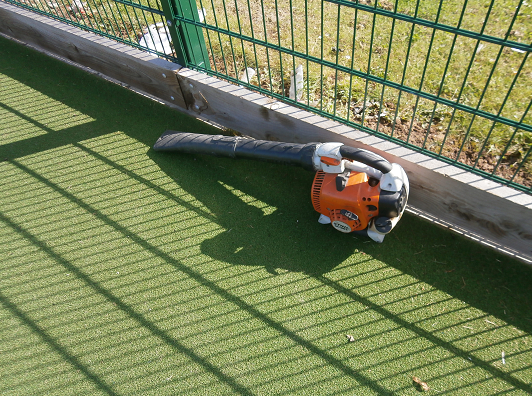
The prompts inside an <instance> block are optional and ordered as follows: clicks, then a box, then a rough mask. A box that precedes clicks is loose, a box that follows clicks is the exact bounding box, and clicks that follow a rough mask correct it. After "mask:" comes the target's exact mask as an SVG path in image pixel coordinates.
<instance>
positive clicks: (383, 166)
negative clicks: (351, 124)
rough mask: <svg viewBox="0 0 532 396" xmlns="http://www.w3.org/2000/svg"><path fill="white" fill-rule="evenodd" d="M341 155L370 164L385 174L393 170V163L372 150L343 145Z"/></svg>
mask: <svg viewBox="0 0 532 396" xmlns="http://www.w3.org/2000/svg"><path fill="white" fill-rule="evenodd" d="M340 155H341V156H342V157H344V158H347V159H350V160H353V161H358V162H362V163H363V164H366V165H369V166H371V167H372V168H375V169H377V170H379V171H381V172H382V173H383V174H385V173H389V172H390V171H391V170H392V164H390V163H389V162H388V161H386V160H385V159H384V158H382V157H381V156H380V155H377V154H375V153H372V152H371V151H367V150H363V149H358V148H355V147H350V146H346V145H343V146H341V147H340Z"/></svg>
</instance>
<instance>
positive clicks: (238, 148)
mask: <svg viewBox="0 0 532 396" xmlns="http://www.w3.org/2000/svg"><path fill="white" fill-rule="evenodd" d="M153 149H154V150H155V151H175V152H180V153H187V154H206V155H214V156H219V157H230V158H246V159H253V160H261V161H267V162H274V163H282V164H289V165H298V166H302V167H303V168H305V169H307V170H310V171H315V172H316V175H315V177H314V182H313V184H312V190H311V199H312V205H313V206H314V209H315V210H316V211H317V212H318V213H320V217H319V219H318V222H319V223H321V224H331V225H332V226H333V227H334V228H335V229H337V230H338V231H340V232H344V233H349V232H354V233H357V234H364V235H367V236H369V237H370V238H371V239H373V240H374V241H376V242H382V241H383V240H384V236H385V235H386V234H388V233H389V232H390V231H391V230H392V229H393V228H394V227H395V225H396V224H397V222H398V221H399V219H400V218H401V216H402V214H403V212H404V210H405V207H406V202H407V199H408V194H409V189H410V187H409V182H408V177H407V175H406V173H405V171H404V169H403V168H402V167H401V166H400V165H398V164H395V163H393V164H392V163H390V162H388V161H387V160H385V159H384V158H382V157H381V156H379V155H377V154H375V153H373V152H371V151H367V150H363V149H358V148H354V147H350V146H346V145H344V144H343V143H334V142H331V143H308V144H297V143H283V142H272V141H267V140H254V139H248V138H244V137H238V136H223V135H202V134H196V133H184V132H174V131H166V132H165V133H164V134H163V135H162V136H161V137H160V138H159V139H158V140H157V142H156V143H155V145H154V146H153Z"/></svg>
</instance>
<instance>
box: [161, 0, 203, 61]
mask: <svg viewBox="0 0 532 396" xmlns="http://www.w3.org/2000/svg"><path fill="white" fill-rule="evenodd" d="M161 4H162V6H163V11H164V15H165V17H166V24H167V25H168V30H169V31H170V36H171V37H172V43H173V45H174V49H175V53H176V58H177V60H178V62H179V63H180V64H181V65H182V66H186V67H194V66H196V67H198V68H202V69H207V70H210V69H211V65H210V61H209V54H208V52H207V46H206V44H205V38H204V37H203V31H202V29H201V27H199V26H196V25H194V24H191V23H187V22H186V20H187V19H188V20H193V21H195V22H200V18H199V13H198V9H197V6H196V1H195V0H161Z"/></svg>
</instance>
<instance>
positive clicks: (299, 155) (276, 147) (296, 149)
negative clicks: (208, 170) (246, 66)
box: [153, 131, 316, 170]
mask: <svg viewBox="0 0 532 396" xmlns="http://www.w3.org/2000/svg"><path fill="white" fill-rule="evenodd" d="M153 149H154V150H156V151H176V152H181V153H187V154H207V155H214V156H218V157H230V158H247V159H254V160H261V161H266V162H275V163H282V164H288V165H297V166H302V167H303V168H305V169H307V170H314V166H313V161H312V158H313V154H314V151H315V149H316V143H308V144H297V143H283V142H271V141H268V140H253V139H246V138H243V137H239V136H223V135H202V134H196V133H185V132H173V131H166V132H165V133H164V134H163V135H162V136H161V137H160V138H159V139H158V140H157V142H156V143H155V145H154V146H153Z"/></svg>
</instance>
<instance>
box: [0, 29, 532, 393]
mask: <svg viewBox="0 0 532 396" xmlns="http://www.w3.org/2000/svg"><path fill="white" fill-rule="evenodd" d="M0 128H1V135H0V136H1V137H0V160H1V162H0V224H1V226H0V303H1V304H0V356H1V358H0V395H81V394H87V395H97V394H103V395H105V394H109V395H150V394H151V395H194V394H198V395H220V394H256V395H297V394H301V395H325V394H335V395H339V394H346V395H371V394H378V395H382V394H397V395H412V394H417V392H418V391H417V390H416V388H415V387H414V386H413V383H412V377H413V376H416V377H418V378H420V379H421V380H422V381H425V382H427V384H428V386H429V387H430V390H429V391H428V392H427V394H446V395H475V396H478V395H495V394H512V395H525V394H530V393H531V392H532V337H531V335H532V271H531V269H530V268H529V267H527V266H525V265H523V264H521V263H519V262H517V261H515V260H512V259H510V258H508V257H506V256H502V255H499V254H497V253H495V252H493V251H492V250H489V249H487V248H485V247H483V246H480V245H478V244H475V243H473V242H471V241H469V240H465V239H463V238H461V237H460V236H458V235H456V234H454V233H451V232H448V231H446V230H444V229H441V228H438V227H435V226H433V225H431V224H429V223H427V222H425V221H423V220H420V219H418V218H416V217H414V216H411V215H406V216H405V217H404V218H403V219H402V220H401V222H400V223H399V225H398V226H397V227H396V228H395V229H394V230H393V232H392V234H390V235H389V236H387V237H386V239H385V241H384V243H383V244H376V243H374V242H372V241H370V240H368V239H365V238H363V237H359V236H353V235H350V234H342V233H339V232H337V231H335V230H333V229H332V227H330V226H324V225H320V224H318V223H317V218H318V215H317V213H315V212H314V211H313V209H312V205H311V202H310V186H311V183H312V178H313V175H312V174H311V173H308V172H306V171H304V170H302V169H298V168H289V167H284V166H282V165H274V164H265V163H261V162H253V161H244V160H230V159H219V158H212V157H206V156H191V155H178V154H171V153H159V152H154V151H153V150H152V149H151V148H150V147H151V146H152V145H153V143H154V142H155V141H156V139H157V138H158V136H159V135H160V134H161V133H163V132H164V131H165V130H166V129H173V130H182V131H188V132H201V133H215V132H216V130H215V129H213V128H212V127H210V126H208V125H207V124H204V123H202V122H199V121H196V120H194V119H191V118H188V117H186V116H183V115H182V114H179V113H177V112H174V111H172V110H170V109H168V108H165V107H164V106H162V105H160V104H158V103H154V102H152V101H150V100H148V99H146V98H143V97H141V96H140V95H137V94H134V93H132V92H129V91H127V90H125V89H123V88H121V87H119V86H117V85H114V84H111V83H109V82H106V81H104V80H101V79H99V78H97V77H95V76H93V75H90V74H87V73H85V72H83V71H80V70H78V69H75V68H73V67H71V66H68V65H65V64H63V63H60V62H58V61H57V60H55V59H51V58H48V57H46V56H43V55H41V54H39V53H36V52H34V51H32V50H30V49H27V48H25V47H23V46H21V45H18V44H15V43H13V42H10V41H7V40H5V39H3V38H0ZM347 335H351V336H353V339H354V341H353V342H348V340H347ZM503 356H504V358H503Z"/></svg>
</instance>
